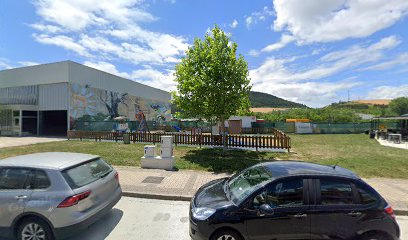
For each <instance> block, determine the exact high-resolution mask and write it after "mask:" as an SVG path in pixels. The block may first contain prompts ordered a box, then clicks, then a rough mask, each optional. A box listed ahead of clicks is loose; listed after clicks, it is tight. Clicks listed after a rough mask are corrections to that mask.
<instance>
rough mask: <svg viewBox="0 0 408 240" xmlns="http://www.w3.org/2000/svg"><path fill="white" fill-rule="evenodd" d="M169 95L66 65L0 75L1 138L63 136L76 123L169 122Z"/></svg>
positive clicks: (79, 66) (40, 67)
mask: <svg viewBox="0 0 408 240" xmlns="http://www.w3.org/2000/svg"><path fill="white" fill-rule="evenodd" d="M170 99H171V96H170V93H168V92H166V91H163V90H159V89H156V88H153V87H149V86H147V85H144V84H141V83H138V82H135V81H132V80H128V79H125V78H122V77H119V76H115V75H112V74H109V73H106V72H103V71H100V70H97V69H93V68H90V67H87V66H84V65H81V64H78V63H75V62H72V61H64V62H57V63H50V64H42V65H36V66H29V67H22V68H15V69H8V70H3V71H0V134H1V135H66V131H67V130H68V129H75V125H76V124H77V123H78V122H80V121H90V122H92V121H108V120H112V119H113V118H115V117H118V116H124V117H127V118H128V119H129V120H130V121H134V120H136V117H137V116H136V115H137V114H138V113H140V112H143V113H144V115H145V116H146V120H148V121H158V122H160V121H166V120H167V119H169V118H171V108H170Z"/></svg>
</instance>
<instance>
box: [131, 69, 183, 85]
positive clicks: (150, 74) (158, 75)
mask: <svg viewBox="0 0 408 240" xmlns="http://www.w3.org/2000/svg"><path fill="white" fill-rule="evenodd" d="M173 74H174V70H166V72H164V73H163V72H160V71H158V70H156V69H152V68H150V67H146V68H144V69H140V70H135V71H133V72H132V75H131V77H132V79H134V80H137V81H139V82H141V83H144V84H147V85H149V86H152V87H155V88H159V89H162V90H165V91H172V90H175V86H176V82H175V81H174V76H173Z"/></svg>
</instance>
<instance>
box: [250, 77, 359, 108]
mask: <svg viewBox="0 0 408 240" xmlns="http://www.w3.org/2000/svg"><path fill="white" fill-rule="evenodd" d="M359 85H361V82H350V81H340V82H333V83H329V82H296V83H295V82H290V83H275V84H268V83H263V84H260V85H254V87H253V90H255V91H262V92H267V93H269V94H272V95H275V96H278V97H282V98H285V99H287V100H290V101H294V102H299V103H303V104H306V105H307V106H311V107H321V106H325V105H327V104H329V103H332V102H337V101H339V100H341V97H340V96H339V94H338V93H339V92H340V91H347V90H348V89H352V88H353V87H356V86H359Z"/></svg>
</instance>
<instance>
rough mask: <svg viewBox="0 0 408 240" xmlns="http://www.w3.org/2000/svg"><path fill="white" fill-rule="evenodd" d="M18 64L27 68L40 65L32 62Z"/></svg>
mask: <svg viewBox="0 0 408 240" xmlns="http://www.w3.org/2000/svg"><path fill="white" fill-rule="evenodd" d="M18 64H20V66H23V67H27V66H35V65H39V64H40V63H38V62H33V61H19V62H18Z"/></svg>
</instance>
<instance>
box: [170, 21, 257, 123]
mask: <svg viewBox="0 0 408 240" xmlns="http://www.w3.org/2000/svg"><path fill="white" fill-rule="evenodd" d="M237 47H238V46H237V44H236V43H234V42H231V40H230V38H229V36H227V34H226V33H225V32H224V31H222V30H221V29H220V28H219V27H218V26H215V27H214V28H213V29H212V30H211V32H208V33H207V34H206V35H205V37H204V39H203V40H201V39H198V38H196V39H195V41H194V44H193V46H191V47H190V48H189V49H188V50H187V51H186V56H185V57H184V58H183V59H182V60H181V63H179V64H178V65H177V66H176V72H175V81H176V82H177V91H175V92H173V103H174V104H175V105H176V106H177V108H178V109H179V110H180V115H181V116H183V117H194V118H205V119H208V120H219V121H221V122H223V121H224V120H226V119H228V118H229V117H230V116H232V115H235V114H238V113H239V112H240V111H241V110H243V111H247V110H248V109H249V107H250V103H249V97H248V95H249V92H250V90H251V85H250V78H249V73H248V64H247V62H246V61H245V59H244V57H243V56H242V55H239V56H237Z"/></svg>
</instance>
